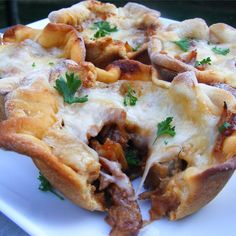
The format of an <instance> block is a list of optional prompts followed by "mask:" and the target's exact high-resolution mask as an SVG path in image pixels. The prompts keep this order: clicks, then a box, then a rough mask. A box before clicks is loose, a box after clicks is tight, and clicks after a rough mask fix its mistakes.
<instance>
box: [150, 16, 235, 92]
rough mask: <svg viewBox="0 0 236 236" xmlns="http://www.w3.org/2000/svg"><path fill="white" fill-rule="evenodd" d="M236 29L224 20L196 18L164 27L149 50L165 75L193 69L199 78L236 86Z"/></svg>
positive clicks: (171, 76) (152, 58)
mask: <svg viewBox="0 0 236 236" xmlns="http://www.w3.org/2000/svg"><path fill="white" fill-rule="evenodd" d="M235 36H236V29H235V28H233V27H231V26H229V25H227V24H223V23H217V24H213V25H211V26H209V27H208V26H207V24H206V22H205V21H204V20H203V19H200V18H195V19H189V20H184V21H182V22H177V23H172V24H170V25H168V26H167V27H162V29H159V30H158V32H157V33H156V34H155V35H154V36H153V37H152V40H151V42H150V44H149V49H150V50H149V53H150V58H151V60H152V63H153V64H154V65H156V66H157V67H158V69H159V71H160V74H161V75H162V78H163V79H166V80H168V79H171V78H173V75H175V73H178V72H183V71H194V72H195V74H196V76H197V78H198V81H199V82H202V83H207V84H216V83H224V84H227V85H230V86H232V87H234V88H235V87H236V77H235V72H236V67H235V57H236V50H235V43H236V39H235Z"/></svg>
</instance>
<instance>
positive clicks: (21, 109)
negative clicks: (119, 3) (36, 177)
mask: <svg viewBox="0 0 236 236" xmlns="http://www.w3.org/2000/svg"><path fill="white" fill-rule="evenodd" d="M89 4H98V6H100V4H101V3H98V2H95V1H87V2H83V3H81V5H82V6H83V7H84V6H86V7H87V6H89ZM81 5H79V6H80V7H81ZM75 6H77V5H75ZM110 8H111V9H114V5H111V4H102V12H103V11H105V10H107V11H108V10H109V11H110ZM71 9H77V8H73V7H72V8H71ZM71 9H70V11H71ZM79 9H80V8H79ZM145 9H146V8H145ZM63 11H65V12H68V9H66V10H62V12H63ZM115 11H118V12H119V11H121V12H122V11H123V10H122V9H120V10H119V9H118V10H117V9H116V8H115ZM59 12H60V11H59ZM84 12H85V13H86V11H84ZM73 13H74V14H75V16H80V17H81V12H80V10H79V11H78V12H77V13H76V10H73ZM77 14H78V15H77ZM99 14H100V13H99ZM72 16H73V17H74V15H72ZM72 16H71V17H72ZM77 18H78V19H80V18H79V17H77ZM77 18H75V19H74V18H72V19H74V20H77ZM156 18H158V16H156ZM62 19H64V18H63V17H62ZM66 19H67V18H65V20H66ZM124 19H125V18H124ZM76 22H77V21H76ZM191 22H192V21H191ZM194 22H195V21H194ZM196 22H197V23H196V24H199V20H196ZM63 23H67V24H68V22H63ZM71 24H72V23H71ZM191 24H192V23H191ZM191 24H190V25H191ZM200 24H201V25H202V28H203V29H205V28H206V26H205V24H204V22H202V21H200ZM171 27H172V28H174V27H175V25H172V26H169V29H170V28H171ZM176 27H177V29H176V31H178V30H179V31H180V32H182V28H181V27H179V28H178V24H177V26H176ZM162 30H163V29H162ZM199 32H200V34H201V31H199ZM161 33H162V34H163V35H165V34H166V35H168V34H170V35H172V34H173V35H174V33H170V32H169V31H168V30H167V31H166V32H164V31H163V32H161ZM185 36H186V35H185ZM185 36H184V37H185ZM156 37H157V36H156V35H155V36H153V38H152V39H151V40H152V41H151V42H150V45H151V46H150V47H149V53H150V57H151V59H152V60H154V59H156V57H157V58H158V55H159V54H161V53H160V52H159V51H158V50H156V48H158V45H159V43H160V40H159V39H158V40H157V41H155V40H156ZM159 37H161V34H160V35H159ZM169 37H171V36H169ZM173 37H174V36H173ZM179 37H180V36H179ZM186 37H187V36H186ZM191 37H192V36H191ZM194 37H197V36H196V35H195V36H194ZM199 37H200V36H199ZM201 37H202V36H201ZM222 37H223V36H222ZM84 38H85V37H84V35H83V33H81V34H80V33H78V32H77V31H76V30H75V29H74V28H73V27H72V26H69V25H65V24H61V23H60V24H52V23H50V24H48V25H47V26H46V27H45V28H44V29H42V30H35V29H32V28H30V27H25V26H16V27H13V28H12V29H10V30H8V31H6V32H5V34H4V35H3V39H2V42H3V44H2V45H1V47H0V55H1V56H2V57H4V59H5V60H4V61H1V62H0V73H1V78H2V79H1V80H0V121H1V122H0V147H2V148H5V149H9V150H13V151H16V152H19V153H22V154H25V155H27V156H29V157H31V158H32V160H33V162H34V163H35V165H36V166H37V167H38V169H39V170H40V172H41V174H42V176H43V177H44V178H46V179H47V181H49V183H50V184H51V185H52V186H53V187H55V188H56V189H57V190H59V191H60V192H61V193H62V194H63V195H64V196H65V197H67V198H68V199H70V200H71V201H72V202H74V203H75V204H77V205H79V206H81V207H83V208H85V209H87V210H90V211H95V210H97V211H106V212H107V216H106V221H107V222H108V224H109V225H110V226H111V227H112V230H111V235H136V234H137V233H138V232H139V230H140V229H141V228H142V226H143V225H144V222H143V220H142V215H141V212H140V208H139V205H138V201H137V200H146V199H149V200H150V201H151V206H150V218H151V220H155V219H159V218H161V217H165V216H167V217H169V219H171V220H177V219H181V218H183V217H185V216H188V215H190V214H192V213H194V212H196V211H197V210H199V209H200V208H201V207H203V206H204V205H206V204H207V203H208V202H209V201H210V200H212V199H213V198H214V197H215V196H216V195H217V194H218V192H219V191H220V190H221V189H222V188H223V187H224V185H225V184H226V183H227V181H228V179H229V178H230V177H231V175H232V174H233V171H234V169H235V168H236V159H235V152H236V133H235V130H236V128H235V127H236V126H235V114H236V98H235V96H234V95H233V94H232V93H231V92H230V91H227V90H225V89H222V88H218V87H216V86H210V85H207V84H203V83H199V82H198V80H199V77H198V73H196V70H195V69H194V70H190V71H187V72H184V73H180V74H178V75H176V76H174V78H172V81H171V82H168V81H164V80H161V77H160V67H163V68H164V69H170V70H173V68H168V67H167V66H165V64H163V65H162V64H160V63H159V64H158V67H159V68H157V69H158V70H156V69H155V67H153V66H151V65H146V64H142V63H141V62H139V61H136V60H130V59H122V60H114V61H112V62H111V63H110V64H109V65H107V66H105V67H102V68H101V67H100V68H99V67H96V65H94V64H92V63H91V62H88V61H85V55H86V54H87V52H86V49H85V46H86V40H85V44H84ZM215 38H216V36H215ZM171 40H172V39H171ZM177 41H178V40H177V39H176V42H177ZM176 42H175V43H173V42H168V43H166V44H167V45H170V44H171V45H172V44H173V45H174V47H181V46H179V45H181V44H178V43H176ZM155 43H156V44H155ZM198 43H199V44H200V43H201V42H198ZM111 44H112V43H111ZM173 45H172V46H173ZM197 45H198V44H197ZM198 47H199V48H201V47H200V46H199V45H198ZM217 48H218V50H219V46H218V47H217ZM197 49H198V48H197ZM230 50H231V49H230ZM168 53H169V52H168ZM230 55H231V54H230ZM167 56H168V55H167ZM160 58H161V57H160ZM109 60H110V59H109ZM153 63H154V64H157V62H156V61H155V60H154V62H153ZM6 64H7V66H6ZM174 71H175V72H178V70H174ZM166 73H167V72H166ZM228 90H229V89H228ZM137 177H140V185H139V188H138V189H137V191H134V189H133V186H132V183H131V181H132V180H133V179H134V178H137ZM143 187H144V188H145V190H144V191H143V190H142V189H143Z"/></svg>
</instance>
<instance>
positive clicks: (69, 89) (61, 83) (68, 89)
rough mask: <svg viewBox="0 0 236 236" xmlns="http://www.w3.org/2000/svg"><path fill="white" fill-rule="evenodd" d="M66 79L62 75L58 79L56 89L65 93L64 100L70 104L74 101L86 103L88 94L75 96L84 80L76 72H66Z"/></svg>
mask: <svg viewBox="0 0 236 236" xmlns="http://www.w3.org/2000/svg"><path fill="white" fill-rule="evenodd" d="M65 76H66V81H65V79H64V78H63V77H62V76H61V77H60V78H59V79H57V80H56V86H55V89H56V90H57V91H58V92H59V93H60V94H62V95H63V98H64V102H66V103H68V104H72V103H84V102H87V101H88V96H87V95H85V96H84V97H75V93H76V92H77V90H78V89H79V88H80V87H81V84H82V81H81V80H80V79H79V78H78V76H77V75H75V74H74V73H66V74H65Z"/></svg>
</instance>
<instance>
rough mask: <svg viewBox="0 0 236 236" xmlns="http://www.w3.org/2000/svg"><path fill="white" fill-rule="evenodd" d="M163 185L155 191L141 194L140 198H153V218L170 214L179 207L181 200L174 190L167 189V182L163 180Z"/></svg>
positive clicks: (151, 214)
mask: <svg viewBox="0 0 236 236" xmlns="http://www.w3.org/2000/svg"><path fill="white" fill-rule="evenodd" d="M162 185H163V186H162V187H159V188H157V189H156V190H154V191H147V192H144V193H142V194H140V195H139V199H141V200H145V199H150V200H151V209H150V211H149V213H150V217H151V220H156V219H160V218H162V217H164V216H168V215H169V213H170V212H171V211H174V210H176V209H177V208H178V206H179V204H180V201H179V198H178V197H177V195H175V194H174V191H167V190H165V188H166V187H164V185H165V186H166V184H165V183H164V182H163V183H162Z"/></svg>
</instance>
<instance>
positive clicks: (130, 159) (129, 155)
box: [125, 148, 140, 167]
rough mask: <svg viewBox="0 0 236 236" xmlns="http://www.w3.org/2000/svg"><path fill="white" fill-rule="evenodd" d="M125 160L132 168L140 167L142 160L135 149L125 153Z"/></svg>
mask: <svg viewBox="0 0 236 236" xmlns="http://www.w3.org/2000/svg"><path fill="white" fill-rule="evenodd" d="M125 158H126V160H127V163H128V165H129V166H130V167H135V166H139V164H140V160H139V158H138V153H137V150H135V149H133V148H128V149H127V150H126V152H125Z"/></svg>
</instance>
